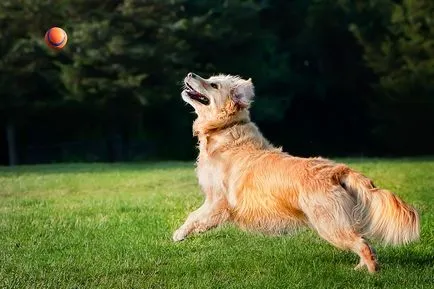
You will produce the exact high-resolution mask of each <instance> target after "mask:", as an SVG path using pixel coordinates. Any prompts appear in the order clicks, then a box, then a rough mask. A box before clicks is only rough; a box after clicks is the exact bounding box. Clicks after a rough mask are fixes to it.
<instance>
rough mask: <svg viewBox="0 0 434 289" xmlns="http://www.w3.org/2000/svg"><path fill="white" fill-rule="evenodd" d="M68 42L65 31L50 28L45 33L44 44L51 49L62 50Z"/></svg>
mask: <svg viewBox="0 0 434 289" xmlns="http://www.w3.org/2000/svg"><path fill="white" fill-rule="evenodd" d="M67 41H68V35H67V34H66V32H65V30H63V29H62V28H59V27H52V28H50V29H48V31H47V32H46V33H45V43H47V45H48V46H49V47H51V48H54V49H62V48H63V47H65V45H66V42H67Z"/></svg>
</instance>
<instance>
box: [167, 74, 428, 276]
mask: <svg viewBox="0 0 434 289" xmlns="http://www.w3.org/2000/svg"><path fill="white" fill-rule="evenodd" d="M181 95H182V98H183V100H184V101H185V102H187V103H188V104H190V105H191V106H192V107H193V108H194V110H195V113H196V114H197V118H196V120H195V121H194V124H193V133H194V135H195V136H197V137H198V140H199V156H198V159H197V168H196V172H197V178H198V182H199V185H200V188H201V190H202V192H203V193H204V195H205V201H204V203H203V204H202V205H201V206H200V207H199V208H198V209H197V210H195V211H194V212H192V213H190V214H189V215H188V217H187V219H186V221H185V222H184V224H183V225H182V226H180V227H179V229H178V230H176V231H175V232H174V234H173V240H174V241H181V240H183V239H185V238H186V237H187V236H188V235H190V234H192V233H200V232H204V231H206V230H209V229H211V228H214V227H217V226H219V225H221V224H223V223H225V222H232V223H234V224H236V225H238V226H239V227H240V228H242V229H244V230H256V231H259V232H263V233H269V234H281V233H285V232H289V231H291V230H294V229H295V228H299V227H300V226H305V227H306V226H307V227H310V228H312V229H313V230H315V231H316V232H317V233H318V234H319V236H320V237H322V238H323V239H325V240H326V241H328V242H329V243H330V244H332V245H334V246H335V247H337V248H340V249H342V250H351V251H353V252H354V253H356V254H357V255H358V256H360V263H359V264H358V265H357V266H356V267H355V269H359V268H363V267H365V266H366V267H367V269H368V271H369V272H371V273H372V272H376V271H377V270H378V262H377V258H376V254H375V251H374V249H373V248H372V247H371V245H370V244H369V243H368V241H367V239H368V238H373V239H377V240H379V241H382V242H383V243H385V244H392V245H398V244H406V243H408V242H410V241H414V240H416V239H418V238H419V234H420V233H419V230H420V229H419V215H418V213H417V211H416V210H415V209H414V208H413V207H411V206H409V205H408V204H406V203H404V201H402V200H401V199H400V198H399V197H398V196H396V195H395V194H393V193H392V192H390V191H387V190H384V189H380V188H377V187H375V186H374V184H373V183H372V181H371V180H370V179H369V178H367V177H366V176H364V175H363V174H361V173H359V172H357V171H355V170H353V169H351V168H349V167H348V166H346V165H345V164H340V163H335V162H333V161H331V160H328V159H324V158H321V157H318V158H301V157H296V156H292V155H289V154H287V153H285V152H282V149H281V148H276V147H274V146H273V145H272V144H271V143H270V142H269V141H268V140H267V139H265V138H264V137H263V136H262V134H261V132H260V131H259V129H258V127H257V126H256V125H255V124H254V123H253V122H252V121H251V120H250V115H249V108H250V104H251V102H252V99H253V97H254V86H253V83H252V80H251V79H248V80H245V79H242V78H240V77H237V76H231V75H216V76H212V77H210V78H208V79H203V78H202V77H200V76H198V75H196V74H194V73H189V74H188V75H187V76H186V77H185V79H184V90H183V91H182V94H181Z"/></svg>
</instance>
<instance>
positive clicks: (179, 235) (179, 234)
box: [172, 229, 187, 242]
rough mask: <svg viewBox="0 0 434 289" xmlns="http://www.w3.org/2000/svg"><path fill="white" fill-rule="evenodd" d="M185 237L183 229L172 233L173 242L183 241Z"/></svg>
mask: <svg viewBox="0 0 434 289" xmlns="http://www.w3.org/2000/svg"><path fill="white" fill-rule="evenodd" d="M185 237H187V234H186V233H185V231H184V230H183V229H178V230H176V231H175V233H173V236H172V239H173V241H174V242H179V241H182V240H184V239H185Z"/></svg>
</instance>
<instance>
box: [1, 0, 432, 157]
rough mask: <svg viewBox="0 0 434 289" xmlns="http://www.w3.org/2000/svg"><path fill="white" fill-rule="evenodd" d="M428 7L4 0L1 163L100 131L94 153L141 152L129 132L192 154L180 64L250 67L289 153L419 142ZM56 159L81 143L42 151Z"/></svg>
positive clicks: (204, 69) (425, 94)
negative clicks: (62, 41) (54, 42)
mask: <svg viewBox="0 0 434 289" xmlns="http://www.w3.org/2000/svg"><path fill="white" fill-rule="evenodd" d="M432 15H434V2H433V1H430V0H401V1H395V0H377V1H374V0H368V1H350V0H339V1H331V0H256V1H254V0H158V1H157V0H148V1H146V0H113V1H89V0H63V1H47V0H4V1H2V2H1V3H0V27H1V28H0V55H1V58H0V75H1V77H0V125H1V126H2V127H3V128H4V134H2V136H1V137H0V163H3V164H6V163H11V164H14V163H26V162H30V161H29V160H30V159H31V154H37V153H38V151H37V150H33V152H29V149H28V148H29V147H33V148H35V147H39V148H44V147H45V148H47V150H50V149H49V148H50V146H53V145H55V144H58V143H70V142H76V141H85V140H101V139H103V140H107V141H104V142H103V143H102V144H101V146H99V150H103V148H104V150H105V151H107V153H106V154H105V155H106V157H100V160H103V161H107V160H130V159H134V158H135V157H136V158H137V159H140V154H137V155H134V153H130V154H128V153H125V151H128V148H130V147H132V144H134V143H136V144H138V143H140V142H137V141H140V140H142V141H143V144H145V143H150V144H152V145H150V146H149V147H152V149H150V150H149V151H150V152H151V153H149V154H147V155H146V156H143V157H142V158H158V159H162V158H166V159H191V158H193V157H194V153H195V151H194V144H195V140H194V139H193V138H192V137H191V122H192V120H193V115H192V114H190V113H189V112H190V111H191V109H190V108H188V107H186V106H185V105H184V104H183V103H182V101H181V99H180V89H181V81H182V79H183V77H184V76H185V75H186V73H188V72H189V71H194V72H196V73H198V74H201V75H204V76H209V75H211V74H214V73H230V74H238V75H241V76H243V77H247V78H248V77H251V78H252V79H253V82H254V84H255V88H256V94H257V97H256V99H255V102H254V104H253V108H252V117H253V120H255V121H256V122H257V123H258V125H259V126H260V128H261V129H262V130H263V132H264V133H265V135H266V136H267V137H268V138H269V139H270V140H271V141H272V142H273V143H275V144H276V145H282V146H283V147H284V149H285V150H287V151H289V152H291V153H293V154H301V155H317V154H323V155H324V154H325V155H359V154H366V155H416V154H430V153H432V152H433V151H432V148H433V147H434V146H433V145H434V23H433V21H434V19H433V18H432ZM52 26H59V27H62V28H63V29H65V31H66V32H67V33H68V43H67V45H66V47H65V49H63V50H62V51H53V50H52V49H49V48H48V47H47V46H46V45H45V44H44V39H43V36H44V33H45V31H46V30H47V29H48V28H50V27H52ZM116 144H119V146H120V147H121V149H120V151H121V156H118V157H114V155H116V152H117V151H119V149H117V148H116V147H119V146H117V145H116ZM97 150H98V149H97ZM85 151H86V150H85ZM39 153H40V154H43V153H42V152H39ZM72 154H74V153H72ZM68 156H69V159H68ZM68 160H79V161H83V160H87V157H86V153H85V152H82V153H77V152H76V156H75V157H72V156H71V153H70V154H65V153H64V154H59V155H56V156H49V155H47V156H46V157H44V156H42V157H41V158H40V161H41V162H44V161H68ZM96 160H98V158H97V159H96Z"/></svg>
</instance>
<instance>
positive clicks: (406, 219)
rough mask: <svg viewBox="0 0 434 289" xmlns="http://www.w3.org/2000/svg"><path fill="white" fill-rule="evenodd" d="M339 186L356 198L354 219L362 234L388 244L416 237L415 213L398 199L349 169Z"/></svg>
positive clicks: (417, 236) (404, 241)
mask: <svg viewBox="0 0 434 289" xmlns="http://www.w3.org/2000/svg"><path fill="white" fill-rule="evenodd" d="M341 185H342V186H344V187H345V188H346V189H347V191H349V192H350V193H351V194H352V195H353V196H355V197H356V199H357V205H356V210H355V217H356V221H357V223H358V224H357V227H358V228H359V232H360V233H361V234H363V235H364V236H366V237H368V238H369V237H372V238H374V239H377V240H379V241H382V242H383V243H385V244H391V245H401V244H407V243H409V242H411V241H415V240H417V239H418V238H419V234H420V228H419V215H418V212H417V211H416V210H415V209H414V208H413V207H411V206H409V205H408V204H406V203H405V202H404V201H403V200H401V199H400V198H399V197H398V196H396V195H394V194H393V193H392V192H389V191H387V190H382V189H378V188H376V187H375V186H374V184H373V183H372V181H371V180H370V179H368V178H367V177H365V176H363V175H362V174H360V173H357V172H354V171H351V170H350V171H347V173H346V174H345V175H343V176H341Z"/></svg>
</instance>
